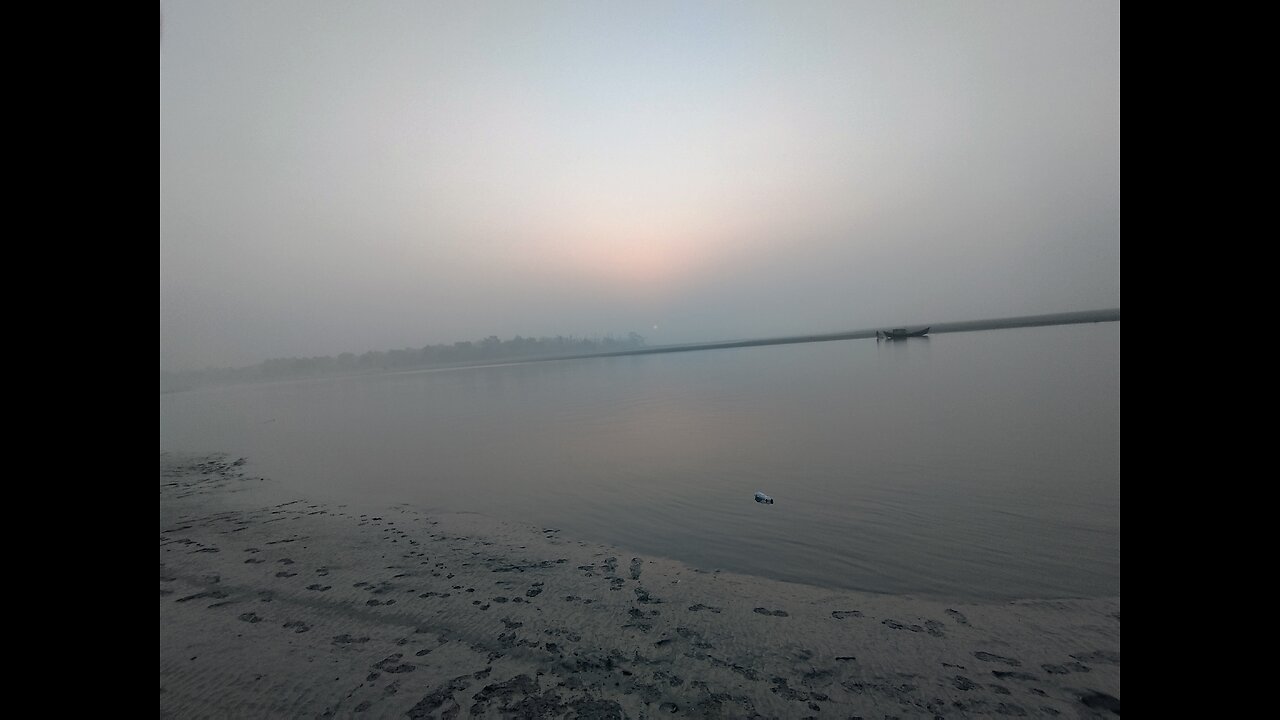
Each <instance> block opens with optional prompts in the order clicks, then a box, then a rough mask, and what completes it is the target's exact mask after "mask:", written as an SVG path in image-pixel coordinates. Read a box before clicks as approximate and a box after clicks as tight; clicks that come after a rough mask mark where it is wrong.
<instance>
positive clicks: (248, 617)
mask: <svg viewBox="0 0 1280 720" xmlns="http://www.w3.org/2000/svg"><path fill="white" fill-rule="evenodd" d="M240 619H241V620H243V621H245V622H247V623H260V622H262V618H260V617H258V615H257V614H256V613H251V612H247V613H241V614H240Z"/></svg>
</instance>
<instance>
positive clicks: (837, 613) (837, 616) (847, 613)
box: [831, 610, 862, 620]
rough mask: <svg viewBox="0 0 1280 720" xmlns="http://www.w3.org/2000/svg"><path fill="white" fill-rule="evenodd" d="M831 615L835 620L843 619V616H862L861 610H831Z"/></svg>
mask: <svg viewBox="0 0 1280 720" xmlns="http://www.w3.org/2000/svg"><path fill="white" fill-rule="evenodd" d="M831 617H833V618H835V619H836V620H844V619H845V618H851V617H855V618H858V617H862V611H861V610H832V611H831Z"/></svg>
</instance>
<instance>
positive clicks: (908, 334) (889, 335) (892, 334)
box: [876, 326, 932, 340]
mask: <svg viewBox="0 0 1280 720" xmlns="http://www.w3.org/2000/svg"><path fill="white" fill-rule="evenodd" d="M930 327H932V326H930ZM928 334H929V328H927V327H926V328H924V329H923V330H907V329H906V328H894V329H892V330H877V331H876V337H877V338H881V337H883V338H884V339H885V340H906V339H907V338H913V337H924V336H925V335H928Z"/></svg>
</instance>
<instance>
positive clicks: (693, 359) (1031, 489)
mask: <svg viewBox="0 0 1280 720" xmlns="http://www.w3.org/2000/svg"><path fill="white" fill-rule="evenodd" d="M160 448H161V450H162V451H163V450H181V451H197V452H207V451H224V452H228V453H232V454H236V455H244V456H246V457H248V458H249V459H250V461H251V463H252V468H253V470H254V471H255V472H257V473H259V474H262V475H264V476H266V477H269V478H271V479H272V480H274V481H278V482H279V483H281V484H282V485H283V486H284V487H286V488H288V489H289V490H291V491H296V492H297V493H298V494H300V495H303V496H306V497H308V498H311V499H316V500H325V501H331V502H346V503H351V504H353V505H356V506H359V507H366V506H367V507H377V506H379V505H384V506H385V505H387V504H391V503H396V502H407V503H411V504H414V505H419V506H422V507H430V508H437V509H447V510H459V511H477V512H482V513H485V514H489V515H493V516H497V517H502V518H508V519H516V520H522V521H526V522H529V523H532V524H536V525H540V526H546V527H557V528H561V529H563V530H564V531H565V533H566V534H567V535H569V536H572V537H579V538H582V539H588V540H595V541H602V542H607V543H612V544H615V545H618V546H619V547H621V548H624V549H625V550H630V551H635V552H637V553H641V554H653V555H659V556H665V557H670V558H675V559H679V560H682V561H685V562H687V563H690V564H692V565H694V566H696V567H701V568H705V569H715V568H723V569H726V570H733V571H737V572H744V573H749V574H757V575H763V576H768V577H773V578H778V579H784V580H791V581H797V582H804V583H809V584H813V585H819V586H827V587H840V588H852V589H858V590H866V591H872V592H886V593H907V594H914V595H921V596H934V597H950V598H959V599H980V598H981V599H1011V598H1036V597H1091V596H1107V595H1118V594H1119V593H1120V325H1119V323H1105V324H1098V325H1072V326H1060V327H1042V328H1025V329H1017V330H998V331H988V332H974V333H954V334H945V335H937V336H934V337H932V338H929V339H919V340H909V341H903V342H893V343H876V342H875V341H872V340H851V341H844V342H829V343H815V344H806V345H786V346H773V347H758V348H742V349H734V350H719V351H711V352H692V353H682V354H674V355H648V356H636V357H621V358H606V359H594V360H575V361H564V362H549V363H533V364H525V365H509V366H501V367H487V368H470V369H462V370H448V371H434V372H416V373H403V374H395V375H380V376H363V377H349V378H337V379H326V380H315V381H306V382H296V383H279V384H271V385H256V386H242V387H231V388H221V389H214V390H206V391H198V392H189V393H179V394H173V395H164V396H161V398H160ZM756 490H763V491H764V492H766V493H768V494H769V495H772V496H773V497H774V498H775V499H776V500H777V503H776V504H774V505H761V504H758V503H756V502H754V500H753V494H754V492H755V491H756Z"/></svg>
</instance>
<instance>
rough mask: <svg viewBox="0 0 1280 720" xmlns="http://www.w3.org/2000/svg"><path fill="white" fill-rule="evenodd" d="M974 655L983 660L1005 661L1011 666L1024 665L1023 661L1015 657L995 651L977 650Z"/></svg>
mask: <svg viewBox="0 0 1280 720" xmlns="http://www.w3.org/2000/svg"><path fill="white" fill-rule="evenodd" d="M973 656H974V657H976V658H978V659H979V660H981V661H982V662H990V663H1003V664H1005V665H1008V666H1010V667H1020V666H1021V665H1022V662H1020V661H1018V660H1015V659H1013V658H1007V657H1005V656H1003V655H996V654H995V653H989V652H984V651H982V650H979V651H977V652H975V653H974V654H973Z"/></svg>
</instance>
